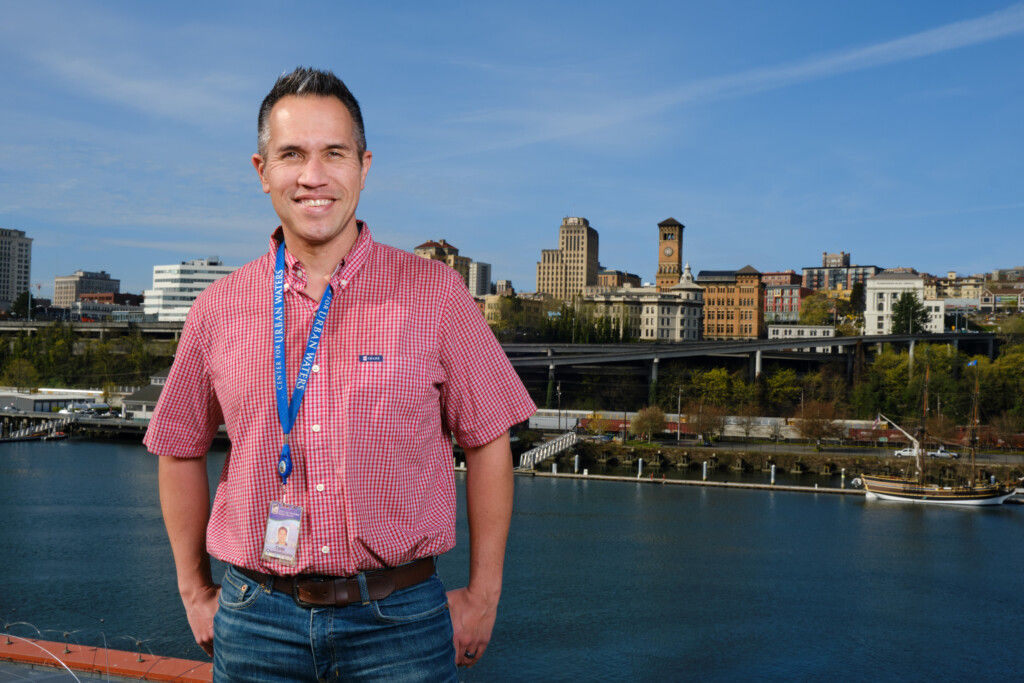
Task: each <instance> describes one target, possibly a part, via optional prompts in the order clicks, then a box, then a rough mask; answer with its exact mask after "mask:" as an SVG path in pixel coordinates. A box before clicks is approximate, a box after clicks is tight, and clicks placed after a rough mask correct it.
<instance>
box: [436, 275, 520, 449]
mask: <svg viewBox="0 0 1024 683" xmlns="http://www.w3.org/2000/svg"><path fill="white" fill-rule="evenodd" d="M453 275H454V274H453ZM455 277H456V278H457V276H455ZM453 279H454V278H453ZM455 283H456V285H455V286H450V287H448V296H447V300H446V303H445V306H444V308H443V310H442V312H441V316H442V317H441V321H440V355H441V365H442V366H443V368H444V383H443V385H442V387H441V407H442V411H443V418H444V421H445V426H446V427H447V428H448V429H449V430H450V431H451V432H452V434H454V435H455V438H456V440H457V441H458V442H459V445H460V446H462V447H463V448H467V447H468V448H472V447H476V446H482V445H484V444H487V443H490V442H491V441H493V440H494V439H496V438H498V437H499V436H501V435H502V434H503V433H504V432H506V431H508V429H509V427H511V426H512V425H515V424H518V423H520V422H522V421H523V420H526V419H528V418H529V417H530V416H531V415H533V413H534V412H535V411H536V409H537V407H536V406H535V405H534V403H533V401H532V400H531V399H530V395H529V394H528V393H527V391H526V388H525V387H524V386H523V383H522V381H520V379H519V376H518V375H517V374H516V372H515V370H514V369H513V368H512V364H511V363H509V360H508V356H506V355H505V352H504V350H502V348H501V345H500V344H499V343H498V340H497V339H495V338H494V334H493V333H492V332H491V328H490V327H488V325H487V322H486V321H485V320H484V317H483V314H482V313H481V312H480V309H479V307H478V306H477V304H476V302H475V301H474V300H473V298H472V297H471V296H470V295H469V291H468V290H467V289H466V288H465V286H463V285H462V282H461V280H458V279H455Z"/></svg>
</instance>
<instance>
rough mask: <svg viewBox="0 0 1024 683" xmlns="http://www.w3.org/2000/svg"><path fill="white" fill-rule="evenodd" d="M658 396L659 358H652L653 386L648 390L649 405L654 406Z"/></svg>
mask: <svg viewBox="0 0 1024 683" xmlns="http://www.w3.org/2000/svg"><path fill="white" fill-rule="evenodd" d="M657 397H658V358H657V356H655V357H654V358H653V359H651V386H650V390H649V391H648V392H647V405H650V406H653V405H654V404H655V403H656V402H657V401H656V399H657Z"/></svg>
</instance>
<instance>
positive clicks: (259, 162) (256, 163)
mask: <svg viewBox="0 0 1024 683" xmlns="http://www.w3.org/2000/svg"><path fill="white" fill-rule="evenodd" d="M252 167H253V168H255V169H256V173H258V174H259V176H260V184H261V185H263V191H264V192H265V193H267V194H270V184H269V183H268V182H267V178H266V176H265V175H263V171H264V169H265V168H266V162H265V161H263V157H261V156H260V155H259V154H253V155H252Z"/></svg>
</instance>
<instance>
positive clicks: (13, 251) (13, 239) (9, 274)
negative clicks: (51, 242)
mask: <svg viewBox="0 0 1024 683" xmlns="http://www.w3.org/2000/svg"><path fill="white" fill-rule="evenodd" d="M31 277H32V238H31V237H25V231H24V230H8V229H6V228H0V311H9V310H11V304H13V303H14V301H15V299H17V298H18V296H19V295H21V294H22V293H24V292H27V291H28V288H29V283H30V282H31V281H32V280H31Z"/></svg>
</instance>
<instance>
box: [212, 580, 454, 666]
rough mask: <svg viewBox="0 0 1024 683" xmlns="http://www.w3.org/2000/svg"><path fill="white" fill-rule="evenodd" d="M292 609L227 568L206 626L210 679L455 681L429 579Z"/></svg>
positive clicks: (447, 632)
mask: <svg viewBox="0 0 1024 683" xmlns="http://www.w3.org/2000/svg"><path fill="white" fill-rule="evenodd" d="M363 598H364V600H363V602H362V603H353V604H351V605H348V606H347V607H315V608H312V609H306V608H304V607H299V606H298V605H296V604H295V602H294V601H293V600H292V598H291V596H289V595H286V594H284V593H281V592H279V591H275V590H272V589H269V588H264V587H262V586H261V585H260V584H258V583H256V582H254V581H253V580H252V579H249V578H248V577H246V576H243V575H242V574H240V573H239V572H238V571H236V570H235V569H234V567H229V568H228V570H227V571H226V572H225V573H224V579H223V581H222V582H221V593H220V607H219V609H218V610H217V615H216V617H214V621H213V679H214V681H216V682H217V683H221V682H226V681H259V682H260V683H273V682H275V681H339V680H344V681H431V682H433V681H456V680H458V674H457V672H456V668H455V649H454V647H453V645H452V621H451V617H450V616H449V614H448V601H447V598H446V596H445V590H444V585H443V584H442V583H441V580H440V579H439V578H438V577H437V575H436V574H435V575H433V576H432V577H430V578H429V579H427V580H426V581H424V582H422V583H419V584H417V585H415V586H412V587H410V588H406V589H403V590H397V591H395V592H394V593H392V594H391V595H389V596H388V597H386V598H384V599H383V600H374V601H371V600H367V599H366V598H368V596H367V594H366V590H365V588H364V589H363Z"/></svg>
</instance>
